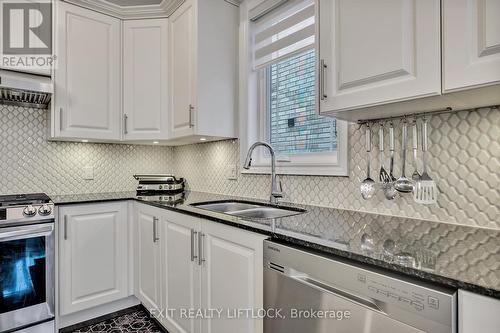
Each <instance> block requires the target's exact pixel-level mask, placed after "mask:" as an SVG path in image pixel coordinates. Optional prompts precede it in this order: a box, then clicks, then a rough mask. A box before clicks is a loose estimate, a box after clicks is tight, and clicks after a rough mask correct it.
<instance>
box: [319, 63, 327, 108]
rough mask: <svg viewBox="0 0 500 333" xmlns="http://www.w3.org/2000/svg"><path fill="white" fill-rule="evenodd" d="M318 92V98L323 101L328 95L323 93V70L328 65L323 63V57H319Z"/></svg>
mask: <svg viewBox="0 0 500 333" xmlns="http://www.w3.org/2000/svg"><path fill="white" fill-rule="evenodd" d="M319 67H320V69H319V93H320V98H321V100H322V101H324V100H325V99H326V98H327V97H328V96H327V95H326V94H325V70H326V68H327V67H328V66H327V65H326V64H325V59H321V60H320V61H319Z"/></svg>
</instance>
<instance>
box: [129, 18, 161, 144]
mask: <svg viewBox="0 0 500 333" xmlns="http://www.w3.org/2000/svg"><path fill="white" fill-rule="evenodd" d="M123 29H124V31H123V33H124V42H123V43H124V46H123V50H124V54H123V62H124V66H123V71H124V72H123V75H124V77H123V84H124V87H123V91H124V94H123V112H124V114H123V117H124V119H123V122H124V123H123V134H124V138H125V140H148V139H152V140H153V139H160V140H161V139H167V135H168V125H167V124H168V113H167V112H168V84H167V82H168V20H167V19H154V20H152V19H150V20H132V21H125V22H124V23H123Z"/></svg>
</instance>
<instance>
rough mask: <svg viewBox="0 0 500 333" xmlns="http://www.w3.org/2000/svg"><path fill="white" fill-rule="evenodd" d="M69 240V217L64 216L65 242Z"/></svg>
mask: <svg viewBox="0 0 500 333" xmlns="http://www.w3.org/2000/svg"><path fill="white" fill-rule="evenodd" d="M67 239H68V215H64V240H67Z"/></svg>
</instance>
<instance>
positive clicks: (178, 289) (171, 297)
mask: <svg viewBox="0 0 500 333" xmlns="http://www.w3.org/2000/svg"><path fill="white" fill-rule="evenodd" d="M165 214H166V215H165V217H164V220H163V221H162V234H163V235H164V242H163V243H162V248H163V250H162V265H161V266H162V267H163V269H164V273H163V276H164V280H163V283H162V285H163V287H164V290H163V291H162V293H163V307H164V309H166V310H168V309H175V310H176V311H175V312H172V313H169V312H168V311H166V312H165V317H164V318H163V324H164V325H165V327H166V328H167V329H168V330H169V332H172V333H175V332H182V333H188V332H189V333H196V332H199V331H200V327H199V325H200V324H199V321H198V320H195V319H189V318H186V317H185V316H183V317H181V316H180V310H181V309H198V308H199V305H200V280H201V275H200V274H201V269H200V267H201V266H200V265H199V263H198V253H197V248H198V247H197V240H198V238H197V235H198V231H199V230H200V229H201V224H200V220H199V219H197V218H194V217H191V216H188V215H184V214H178V213H173V212H165Z"/></svg>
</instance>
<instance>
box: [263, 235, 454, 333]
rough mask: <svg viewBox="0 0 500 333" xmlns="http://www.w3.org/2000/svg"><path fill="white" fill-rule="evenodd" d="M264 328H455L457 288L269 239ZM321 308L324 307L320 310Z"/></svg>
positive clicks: (409, 332) (316, 332)
mask: <svg viewBox="0 0 500 333" xmlns="http://www.w3.org/2000/svg"><path fill="white" fill-rule="evenodd" d="M264 306H265V308H266V309H267V310H268V311H267V314H268V315H267V316H266V318H265V320H264V333H327V332H328V333H382V332H383V333H393V332H394V333H415V332H427V333H445V332H446V333H456V331H457V324H456V322H457V320H456V310H457V305H456V290H451V289H447V288H441V287H436V286H431V285H429V284H427V283H424V282H421V281H417V280H415V279H411V278H407V277H403V276H401V275H398V274H393V273H391V272H387V271H383V270H378V269H372V268H370V269H368V268H364V267H363V266H362V265H361V264H353V263H351V262H347V261H345V260H342V259H338V260H337V259H335V260H334V259H331V258H327V257H324V256H321V255H317V254H313V253H309V252H306V251H304V250H301V249H297V248H293V247H290V246H285V245H282V244H279V243H275V242H273V241H265V243H264ZM320 311H322V312H320Z"/></svg>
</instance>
